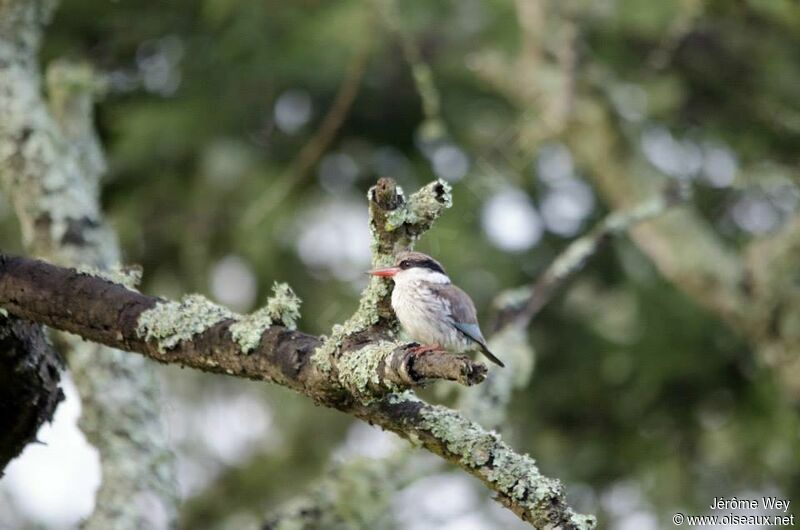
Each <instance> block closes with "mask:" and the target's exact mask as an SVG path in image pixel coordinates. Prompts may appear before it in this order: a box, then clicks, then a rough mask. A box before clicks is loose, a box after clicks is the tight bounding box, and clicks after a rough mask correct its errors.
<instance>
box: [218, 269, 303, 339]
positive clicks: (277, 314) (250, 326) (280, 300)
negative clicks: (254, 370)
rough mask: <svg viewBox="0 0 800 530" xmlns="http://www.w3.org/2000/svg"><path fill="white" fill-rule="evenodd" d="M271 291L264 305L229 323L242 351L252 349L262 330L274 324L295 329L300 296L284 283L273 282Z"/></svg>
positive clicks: (298, 314)
mask: <svg viewBox="0 0 800 530" xmlns="http://www.w3.org/2000/svg"><path fill="white" fill-rule="evenodd" d="M272 293H273V295H272V296H270V297H269V298H268V299H267V304H266V305H265V306H264V307H262V308H261V309H259V310H258V311H255V312H254V313H251V314H249V315H245V316H243V317H240V318H239V320H238V321H237V322H235V323H234V324H231V326H230V328H229V330H230V332H231V336H232V337H233V340H234V341H235V342H236V343H237V344H238V345H239V347H240V348H241V349H242V353H250V352H251V351H253V350H254V349H255V348H256V346H258V343H259V342H260V341H261V336H262V335H263V334H264V332H265V331H266V330H267V329H269V327H270V326H272V325H274V324H282V325H283V326H285V327H287V328H289V329H297V320H298V319H299V318H300V304H301V300H300V298H298V296H297V295H296V294H295V292H294V291H293V290H292V288H291V287H289V285H288V284H286V283H278V282H275V284H273V286H272Z"/></svg>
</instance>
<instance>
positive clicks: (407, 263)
mask: <svg viewBox="0 0 800 530" xmlns="http://www.w3.org/2000/svg"><path fill="white" fill-rule="evenodd" d="M410 266H411V262H410V261H408V260H407V259H404V260H403V261H401V262H400V268H401V269H407V268H409V267H410Z"/></svg>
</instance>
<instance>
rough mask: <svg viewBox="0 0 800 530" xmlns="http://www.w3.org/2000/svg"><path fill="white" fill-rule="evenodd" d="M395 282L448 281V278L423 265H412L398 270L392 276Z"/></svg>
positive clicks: (444, 282) (443, 282)
mask: <svg viewBox="0 0 800 530" xmlns="http://www.w3.org/2000/svg"><path fill="white" fill-rule="evenodd" d="M393 279H394V282H395V283H396V284H408V283H413V282H419V281H424V282H429V283H441V284H447V283H450V278H448V277H447V275H446V274H442V273H441V272H436V271H432V270H430V269H426V268H423V267H413V268H411V269H406V270H404V271H400V272H398V273H397V274H395V275H394V277H393Z"/></svg>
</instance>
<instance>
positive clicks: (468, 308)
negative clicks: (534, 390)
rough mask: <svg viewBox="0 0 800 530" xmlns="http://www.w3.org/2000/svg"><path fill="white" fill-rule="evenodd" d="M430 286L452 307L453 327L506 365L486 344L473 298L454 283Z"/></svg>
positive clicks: (491, 358) (489, 355) (493, 360)
mask: <svg viewBox="0 0 800 530" xmlns="http://www.w3.org/2000/svg"><path fill="white" fill-rule="evenodd" d="M428 288H429V289H430V290H431V291H433V293H434V294H435V295H437V296H439V297H440V298H441V299H442V300H444V301H445V302H446V304H447V305H448V306H449V307H450V318H451V319H452V323H453V327H455V328H456V329H457V330H458V331H460V332H461V333H462V334H464V336H465V337H467V338H468V339H470V340H471V341H473V342H475V343H476V344H477V345H478V346H480V349H481V351H482V352H483V354H484V355H485V356H486V357H487V358H488V359H489V360H490V361H492V362H494V363H495V364H498V365H500V366H505V365H504V364H503V362H502V361H501V360H500V359H498V358H497V357H495V356H494V354H493V353H492V352H490V351H489V347H488V346H487V345H486V339H485V338H483V333H481V328H480V326H479V325H478V315H477V312H476V311H475V304H474V303H473V302H472V298H470V297H469V295H468V294H467V293H465V292H464V291H463V290H462V289H461V288H460V287H457V286H455V285H453V284H446V285H442V284H430V285H428Z"/></svg>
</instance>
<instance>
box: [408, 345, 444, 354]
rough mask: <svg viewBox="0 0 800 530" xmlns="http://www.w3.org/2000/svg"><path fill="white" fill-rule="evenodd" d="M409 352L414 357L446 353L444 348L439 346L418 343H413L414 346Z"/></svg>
mask: <svg viewBox="0 0 800 530" xmlns="http://www.w3.org/2000/svg"><path fill="white" fill-rule="evenodd" d="M408 351H410V352H411V354H412V355H422V354H424V353H434V352H436V353H445V350H444V348H442V347H441V346H439V345H438V344H418V343H416V342H413V343H412V346H410V347H409V348H408Z"/></svg>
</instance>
